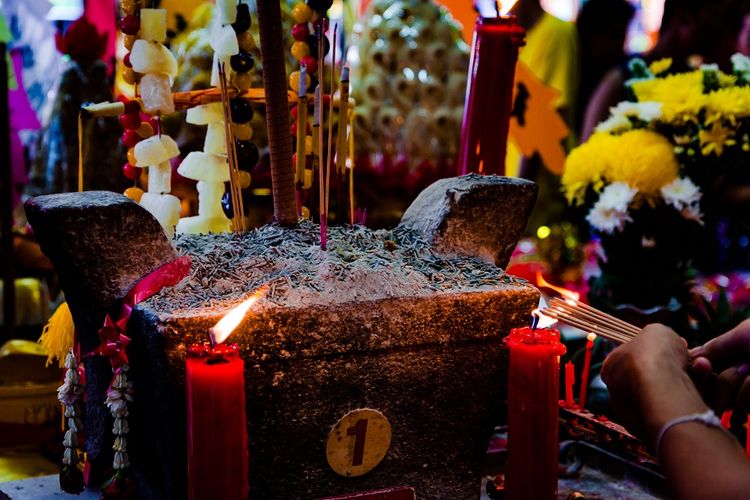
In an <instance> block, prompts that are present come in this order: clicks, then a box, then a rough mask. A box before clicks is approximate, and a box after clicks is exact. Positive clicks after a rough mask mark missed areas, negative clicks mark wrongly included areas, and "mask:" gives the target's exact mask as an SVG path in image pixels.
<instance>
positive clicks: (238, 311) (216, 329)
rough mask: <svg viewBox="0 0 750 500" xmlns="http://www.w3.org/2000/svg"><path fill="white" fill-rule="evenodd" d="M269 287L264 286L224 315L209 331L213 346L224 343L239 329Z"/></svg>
mask: <svg viewBox="0 0 750 500" xmlns="http://www.w3.org/2000/svg"><path fill="white" fill-rule="evenodd" d="M267 289H268V287H266V286H262V287H260V288H259V289H258V290H256V291H255V293H253V294H252V295H251V296H250V297H249V298H248V299H246V300H244V301H243V302H241V303H240V304H238V305H237V306H235V307H234V308H233V309H231V310H230V311H229V312H228V313H227V314H225V315H224V317H223V318H221V319H220V320H219V321H218V322H217V323H216V324H215V325H214V326H213V327H211V328H210V329H209V330H208V334H209V336H210V337H211V343H212V344H213V345H217V344H221V343H223V342H224V341H225V340H226V339H227V337H229V335H231V334H232V332H233V331H234V330H235V328H237V327H238V326H239V325H240V323H241V322H242V320H243V318H244V317H245V314H247V312H248V311H249V310H250V308H251V307H252V306H253V304H255V303H256V302H257V301H258V299H259V298H261V297H262V296H263V295H265V293H266V290H267Z"/></svg>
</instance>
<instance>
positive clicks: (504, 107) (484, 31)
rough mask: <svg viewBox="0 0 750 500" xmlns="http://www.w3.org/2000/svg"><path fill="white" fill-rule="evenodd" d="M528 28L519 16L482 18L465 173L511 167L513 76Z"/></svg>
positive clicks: (462, 152) (472, 68)
mask: <svg viewBox="0 0 750 500" xmlns="http://www.w3.org/2000/svg"><path fill="white" fill-rule="evenodd" d="M524 33H525V32H524V30H523V28H521V27H520V26H518V24H516V21H515V17H514V16H508V17H494V18H486V17H484V18H483V17H479V18H478V19H477V24H476V26H475V27H474V39H473V41H472V52H471V61H470V63H469V79H468V81H467V82H466V106H465V109H464V121H463V125H462V126H461V145H460V148H459V154H458V173H459V175H463V174H467V173H469V172H478V173H480V174H497V175H503V174H504V173H505V150H506V146H507V141H508V128H509V127H510V113H511V108H512V105H513V77H514V73H515V68H516V61H517V60H518V48H519V47H520V46H521V45H523V43H524V42H523V37H524Z"/></svg>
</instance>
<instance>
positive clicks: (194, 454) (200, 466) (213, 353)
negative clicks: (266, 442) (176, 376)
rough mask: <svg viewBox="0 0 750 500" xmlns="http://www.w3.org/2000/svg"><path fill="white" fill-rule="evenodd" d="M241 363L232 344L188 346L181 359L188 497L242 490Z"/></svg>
mask: <svg viewBox="0 0 750 500" xmlns="http://www.w3.org/2000/svg"><path fill="white" fill-rule="evenodd" d="M244 374H245V363H244V362H243V361H242V359H241V358H240V356H239V351H238V349H237V345H236V344H230V345H223V344H222V345H218V346H215V347H211V346H210V345H208V344H206V345H202V346H192V347H191V348H190V350H189V352H188V356H187V359H186V373H185V376H186V389H187V429H188V498H189V499H190V500H200V499H204V498H221V499H228V500H231V499H245V498H247V494H248V488H249V486H248V479H247V472H248V454H247V419H246V417H245V376H244Z"/></svg>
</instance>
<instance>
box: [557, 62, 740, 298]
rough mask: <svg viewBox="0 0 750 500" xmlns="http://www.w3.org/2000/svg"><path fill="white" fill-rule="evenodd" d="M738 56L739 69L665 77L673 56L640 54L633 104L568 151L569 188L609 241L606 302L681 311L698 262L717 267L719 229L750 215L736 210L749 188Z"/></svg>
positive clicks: (595, 286) (602, 291) (595, 293)
mask: <svg viewBox="0 0 750 500" xmlns="http://www.w3.org/2000/svg"><path fill="white" fill-rule="evenodd" d="M732 62H733V65H734V68H733V73H732V74H731V75H730V74H725V73H722V72H721V71H720V70H719V69H718V67H716V66H714V65H704V66H701V68H699V69H697V70H695V71H691V72H687V73H679V74H667V73H668V71H669V68H670V66H671V61H670V60H662V61H657V62H655V63H653V64H651V66H647V65H646V64H645V63H644V62H643V61H642V60H634V61H633V63H631V64H632V67H631V69H632V70H633V74H634V75H635V76H636V77H635V78H634V79H632V80H630V81H628V82H627V83H626V86H627V89H628V93H629V96H630V100H629V101H625V102H621V103H619V104H618V105H617V106H615V107H613V108H612V109H611V115H610V117H609V118H608V119H607V120H605V121H604V122H602V123H600V124H599V125H598V127H597V128H596V131H595V133H594V134H593V135H592V136H591V137H590V138H589V140H588V141H586V142H585V143H584V144H582V145H580V146H579V147H578V148H576V149H574V150H573V151H572V152H571V153H570V155H569V156H568V158H567V161H566V167H565V172H564V174H563V177H562V186H563V191H564V194H565V196H566V198H567V200H568V202H569V203H570V204H573V205H577V206H582V207H583V208H584V210H586V212H587V215H586V220H587V221H588V223H589V224H590V226H591V228H592V230H593V232H594V234H595V235H596V236H598V237H599V238H600V239H601V244H602V249H603V255H602V256H601V259H600V267H601V275H600V276H598V277H597V278H595V279H594V280H593V282H592V283H591V292H590V299H591V301H592V303H594V304H596V305H598V306H599V307H605V308H609V309H612V308H614V307H615V306H618V305H623V304H630V305H633V306H636V307H637V308H640V309H648V308H653V307H657V308H667V309H670V310H678V309H680V307H679V306H680V305H682V304H685V303H687V301H688V298H689V293H690V278H691V275H692V269H693V267H694V264H695V262H696V259H697V258H700V259H702V261H703V262H707V263H708V264H707V267H711V265H715V264H716V252H714V249H715V247H716V246H717V245H713V244H712V242H713V241H714V236H713V233H714V230H715V229H716V227H718V226H720V225H721V224H720V223H724V222H726V221H727V220H728V218H729V219H731V218H732V217H735V218H736V216H737V214H743V213H744V214H747V213H750V211H748V210H747V209H744V211H743V210H742V209H739V208H738V207H741V206H742V203H746V204H747V206H750V203H748V200H747V199H743V198H742V190H740V191H738V186H739V187H742V186H750V58H747V57H745V56H742V55H739V54H736V55H735V56H733V58H732ZM740 216H741V215H740ZM740 222H742V221H741V220H735V221H734V227H736V228H740V229H739V230H740V232H742V230H743V229H742V225H741V224H740ZM745 222H747V221H745ZM723 227H725V226H723ZM745 229H746V228H745ZM740 241H745V245H747V239H745V240H741V239H740ZM720 243H721V242H720ZM718 246H721V245H718Z"/></svg>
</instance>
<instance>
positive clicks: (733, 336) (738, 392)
mask: <svg viewBox="0 0 750 500" xmlns="http://www.w3.org/2000/svg"><path fill="white" fill-rule="evenodd" d="M690 359H691V363H690V374H691V375H692V377H693V379H694V380H695V382H696V384H697V385H698V388H699V390H700V391H701V393H702V394H703V396H704V399H705V400H706V401H707V402H708V404H709V405H710V406H711V407H712V408H713V409H714V410H715V411H716V412H717V413H722V412H723V411H725V410H727V409H729V408H733V409H734V411H735V412H736V413H737V414H739V415H746V414H747V413H748V412H750V377H748V375H750V319H749V320H745V321H743V322H742V323H740V324H739V325H738V326H736V327H735V328H733V329H732V330H729V331H728V332H727V333H725V334H723V335H720V336H718V337H716V338H714V339H712V340H709V341H708V342H706V343H705V344H703V345H702V346H698V347H696V348H694V349H692V350H691V351H690Z"/></svg>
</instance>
